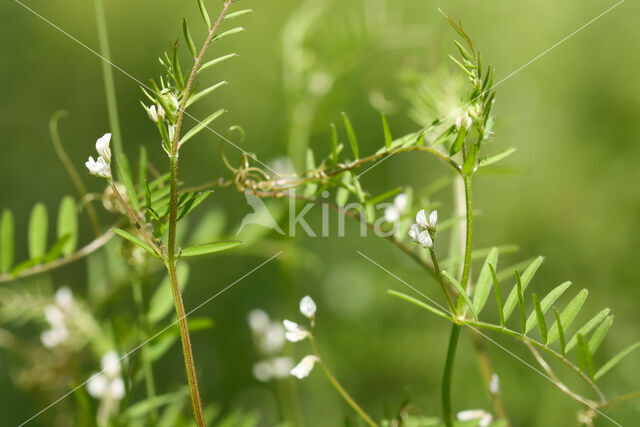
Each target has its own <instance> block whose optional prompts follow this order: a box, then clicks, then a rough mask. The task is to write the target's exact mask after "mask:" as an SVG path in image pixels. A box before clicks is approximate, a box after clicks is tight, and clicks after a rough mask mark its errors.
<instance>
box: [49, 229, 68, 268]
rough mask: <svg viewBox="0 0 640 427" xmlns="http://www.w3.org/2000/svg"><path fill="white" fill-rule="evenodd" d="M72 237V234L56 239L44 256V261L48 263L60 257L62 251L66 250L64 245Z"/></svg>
mask: <svg viewBox="0 0 640 427" xmlns="http://www.w3.org/2000/svg"><path fill="white" fill-rule="evenodd" d="M70 238H71V235H70V234H65V235H62V236H60V238H59V239H58V240H56V242H55V243H54V244H53V245H52V246H51V247H50V248H49V250H48V251H47V253H46V255H45V256H44V257H42V261H43V262H44V263H45V264H46V263H49V262H51V261H53V260H55V259H58V257H59V256H60V255H62V251H63V250H64V247H65V246H66V244H67V242H68V241H69V239H70Z"/></svg>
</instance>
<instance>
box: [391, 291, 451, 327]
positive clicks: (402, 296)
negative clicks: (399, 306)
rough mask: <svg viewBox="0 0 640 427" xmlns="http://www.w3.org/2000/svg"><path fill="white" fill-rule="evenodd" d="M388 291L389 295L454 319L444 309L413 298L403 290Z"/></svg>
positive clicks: (437, 314)
mask: <svg viewBox="0 0 640 427" xmlns="http://www.w3.org/2000/svg"><path fill="white" fill-rule="evenodd" d="M387 293H388V294H389V295H393V296H394V297H398V298H400V299H403V300H405V301H408V302H410V303H412V304H415V305H417V306H418V307H421V308H424V309H425V310H427V311H430V312H431V313H433V314H435V315H436V316H440V317H443V318H445V319H447V320H452V319H451V316H449V315H448V314H447V313H445V312H444V311H442V310H440V309H438V308H435V307H433V306H432V305H430V304H427V303H426V302H424V301H421V300H418V299H416V298H413V297H411V296H409V295H407V294H404V293H402V292H396V291H394V290H391V289H389V290H387Z"/></svg>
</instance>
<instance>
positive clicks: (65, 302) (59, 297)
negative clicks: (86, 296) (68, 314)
mask: <svg viewBox="0 0 640 427" xmlns="http://www.w3.org/2000/svg"><path fill="white" fill-rule="evenodd" d="M55 299H56V304H57V305H58V307H60V308H61V309H63V310H66V311H69V310H71V309H72V308H73V294H72V293H71V289H69V288H68V287H66V286H63V287H61V288H60V289H58V290H57V291H56V296H55Z"/></svg>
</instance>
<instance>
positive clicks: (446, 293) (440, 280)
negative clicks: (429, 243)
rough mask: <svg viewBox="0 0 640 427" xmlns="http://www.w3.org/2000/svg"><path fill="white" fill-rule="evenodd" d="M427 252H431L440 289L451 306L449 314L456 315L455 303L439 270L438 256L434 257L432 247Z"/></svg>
mask: <svg viewBox="0 0 640 427" xmlns="http://www.w3.org/2000/svg"><path fill="white" fill-rule="evenodd" d="M429 253H430V254H431V261H432V262H433V269H434V271H435V272H436V275H437V276H438V279H439V282H440V286H441V287H442V291H443V292H444V294H445V295H446V296H447V301H448V302H449V307H450V308H451V315H452V316H453V317H456V316H457V310H456V305H455V304H454V302H453V299H452V298H451V294H450V293H449V289H448V288H447V284H446V283H445V281H444V277H443V276H442V270H440V264H439V263H438V257H436V251H435V250H433V248H432V247H431V248H429Z"/></svg>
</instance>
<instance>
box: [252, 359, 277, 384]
mask: <svg viewBox="0 0 640 427" xmlns="http://www.w3.org/2000/svg"><path fill="white" fill-rule="evenodd" d="M251 371H252V372H253V376H254V377H256V379H257V380H258V381H261V382H263V383H265V382H267V381H269V380H270V379H271V378H272V377H273V370H272V368H271V363H270V362H269V361H267V360H262V361H260V362H258V363H256V364H255V365H253V369H252V370H251Z"/></svg>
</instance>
